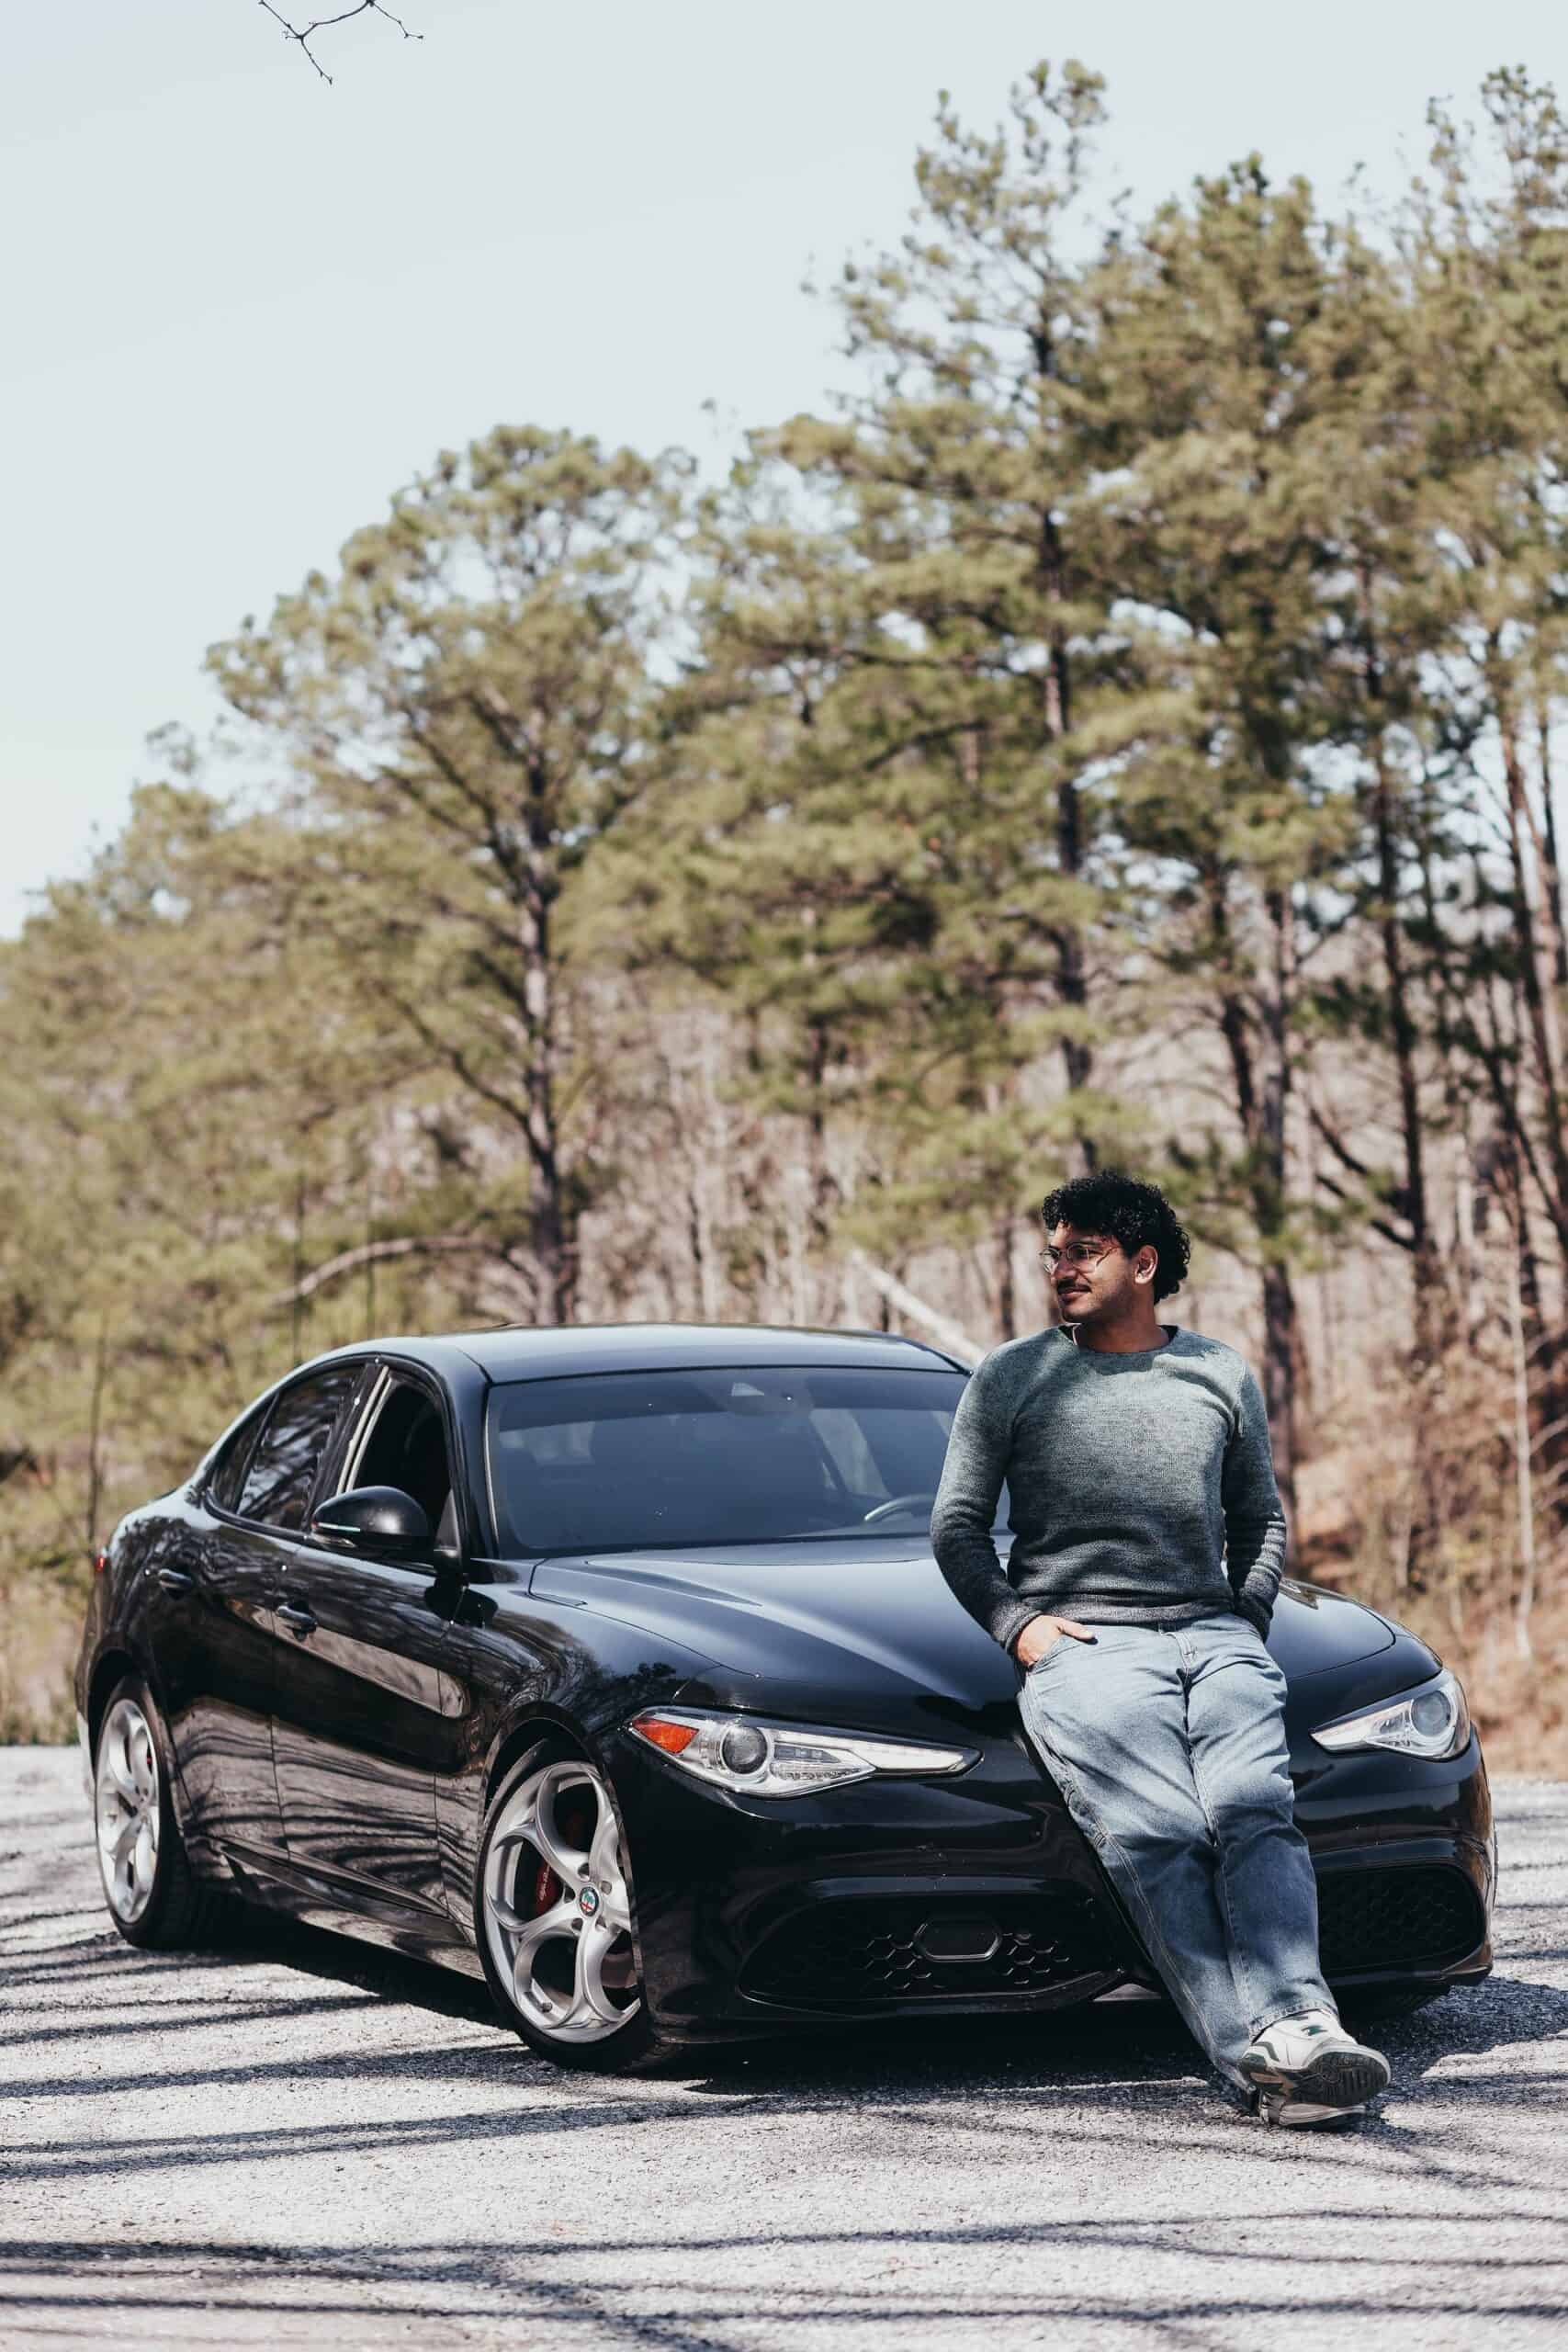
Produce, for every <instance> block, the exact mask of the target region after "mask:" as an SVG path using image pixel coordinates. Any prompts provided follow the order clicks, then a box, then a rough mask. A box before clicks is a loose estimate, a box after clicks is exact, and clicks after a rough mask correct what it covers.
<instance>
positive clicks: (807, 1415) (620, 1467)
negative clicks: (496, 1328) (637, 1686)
mask: <svg viewBox="0 0 1568 2352" xmlns="http://www.w3.org/2000/svg"><path fill="white" fill-rule="evenodd" d="M963 1392H964V1374H962V1373H959V1372H934V1371H918V1370H911V1371H908V1372H902V1371H884V1370H881V1369H877V1368H873V1367H871V1366H862V1365H857V1366H852V1367H837V1366H835V1367H833V1368H831V1369H824V1368H822V1367H819V1366H817V1365H807V1366H804V1367H802V1368H799V1369H794V1368H791V1369H787V1370H781V1369H780V1368H778V1367H777V1366H772V1365H771V1366H769V1367H768V1368H767V1369H765V1370H757V1369H755V1368H752V1367H750V1366H746V1367H741V1368H736V1367H723V1366H721V1367H718V1368H716V1369H714V1370H703V1371H665V1372H617V1373H605V1374H596V1375H586V1374H585V1375H580V1376H578V1377H576V1378H572V1379H568V1380H525V1381H518V1382H514V1383H513V1384H511V1385H507V1386H504V1387H498V1388H495V1389H493V1390H492V1391H491V1399H490V1417H489V1443H490V1464H491V1491H492V1493H493V1495H494V1498H495V1509H496V1516H497V1519H498V1521H499V1529H498V1532H499V1535H500V1539H501V1542H502V1547H503V1548H504V1549H505V1550H507V1551H509V1552H513V1553H542V1552H568V1551H570V1552H597V1551H626V1550H638V1549H641V1548H642V1547H644V1546H646V1545H659V1544H681V1545H687V1544H766V1543H775V1542H782V1541H784V1540H788V1539H795V1540H796V1541H798V1540H799V1539H800V1538H801V1537H803V1536H806V1537H811V1536H829V1535H836V1536H842V1535H863V1536H868V1537H874V1536H882V1535H901V1536H904V1537H908V1536H911V1535H923V1534H925V1533H926V1532H928V1531H929V1529H930V1526H931V1504H932V1502H933V1500H934V1499H935V1496H936V1488H937V1482H938V1480H939V1479H940V1478H941V1476H942V1456H943V1454H944V1453H945V1452H946V1450H947V1433H948V1431H949V1430H950V1429H951V1428H952V1426H953V1409H954V1408H955V1407H956V1405H957V1403H958V1399H959V1397H961V1396H962V1394H963ZM1006 1510H1007V1497H1006V1493H1005V1490H1004V1493H1003V1496H1002V1499H1001V1504H1000V1507H999V1513H998V1521H1000V1520H1002V1519H1005V1515H1006Z"/></svg>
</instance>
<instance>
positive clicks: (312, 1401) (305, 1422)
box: [236, 1363, 361, 1527]
mask: <svg viewBox="0 0 1568 2352" xmlns="http://www.w3.org/2000/svg"><path fill="white" fill-rule="evenodd" d="M360 1369H361V1367H360V1366H359V1365H358V1364H356V1363H346V1364H334V1365H333V1368H332V1369H331V1370H330V1371H328V1372H318V1373H314V1374H311V1375H310V1378H309V1379H307V1380H297V1381H295V1383H294V1384H293V1385H292V1387H289V1388H286V1389H284V1391H283V1393H282V1394H281V1396H279V1397H277V1398H276V1400H275V1401H274V1404H273V1408H272V1410H271V1412H270V1413H269V1414H268V1416H267V1422H266V1427H265V1430H263V1431H262V1435H261V1441H260V1442H259V1444H258V1445H257V1447H256V1450H255V1452H254V1454H253V1455H252V1457H251V1462H250V1466H249V1468H248V1469H247V1470H246V1473H245V1483H244V1485H243V1487H242V1489H241V1492H240V1499H239V1503H238V1505H237V1506H236V1508H237V1510H238V1511H239V1515H240V1517H241V1518H242V1519H259V1520H261V1521H264V1523H265V1525H266V1526H268V1527H302V1526H303V1525H304V1523H305V1506H306V1504H307V1503H308V1502H309V1501H310V1488H311V1486H312V1485H313V1483H314V1481H315V1476H316V1466H317V1464H319V1462H320V1461H321V1456H322V1454H323V1453H325V1452H326V1448H327V1442H328V1440H329V1439H330V1438H331V1436H332V1433H333V1429H334V1428H335V1427H336V1424H337V1419H338V1416H339V1414H340V1413H341V1412H342V1411H343V1409H344V1406H345V1405H346V1404H347V1402H348V1400H349V1398H350V1397H352V1396H353V1394H354V1392H355V1388H356V1387H357V1385H358V1384H359V1374H360Z"/></svg>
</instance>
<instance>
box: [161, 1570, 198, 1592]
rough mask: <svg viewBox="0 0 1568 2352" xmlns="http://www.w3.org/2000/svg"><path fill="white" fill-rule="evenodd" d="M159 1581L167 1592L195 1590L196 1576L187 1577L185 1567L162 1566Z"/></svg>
mask: <svg viewBox="0 0 1568 2352" xmlns="http://www.w3.org/2000/svg"><path fill="white" fill-rule="evenodd" d="M158 1582H159V1583H160V1584H161V1585H162V1586H163V1588H164V1591H165V1592H194V1591H195V1590H196V1578H195V1577H187V1576H186V1572H185V1570H184V1568H160V1569H159V1571H158Z"/></svg>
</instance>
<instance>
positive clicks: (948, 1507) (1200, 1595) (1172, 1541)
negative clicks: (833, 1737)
mask: <svg viewBox="0 0 1568 2352" xmlns="http://www.w3.org/2000/svg"><path fill="white" fill-rule="evenodd" d="M1165 1328H1166V1329H1167V1330H1168V1331H1169V1332H1170V1333H1171V1337H1170V1339H1169V1340H1168V1342H1167V1344H1166V1345H1165V1346H1164V1347H1162V1348H1145V1349H1143V1350H1141V1351H1138V1352H1137V1353H1135V1354H1133V1355H1111V1354H1110V1353H1108V1352H1106V1351H1102V1350H1096V1349H1093V1348H1087V1347H1086V1348H1080V1347H1077V1346H1076V1345H1075V1344H1074V1342H1073V1340H1072V1339H1071V1337H1070V1336H1069V1334H1068V1333H1067V1332H1066V1331H1065V1330H1062V1329H1056V1330H1050V1331H1037V1332H1035V1333H1033V1334H1032V1336H1031V1337H1030V1338H1029V1339H1026V1340H1010V1341H1009V1342H1008V1344H1007V1345H1006V1346H1005V1347H1000V1348H997V1349H995V1350H993V1351H992V1352H991V1354H989V1355H988V1356H987V1358H986V1360H985V1362H984V1363H982V1364H980V1365H979V1366H978V1367H977V1369H976V1372H975V1374H974V1376H973V1377H972V1379H971V1380H970V1382H969V1385H968V1386H967V1387H966V1388H965V1389H964V1394H963V1396H962V1397H960V1399H959V1403H958V1410H957V1412H956V1414H955V1415H954V1417H953V1434H952V1436H951V1437H950V1438H949V1440H948V1445H947V1460H946V1463H945V1464H944V1465H943V1468H942V1487H941V1490H940V1492H939V1493H938V1495H937V1498H936V1508H935V1509H934V1510H933V1511H932V1513H931V1542H932V1544H933V1545H934V1546H935V1550H936V1556H937V1561H938V1564H939V1565H940V1566H941V1569H942V1575H943V1576H944V1577H946V1578H947V1581H948V1583H949V1584H950V1585H951V1586H952V1588H953V1591H954V1593H956V1595H957V1597H958V1599H959V1600H961V1601H962V1602H963V1603H964V1608H965V1609H967V1610H968V1611H969V1614H970V1615H971V1616H972V1617H974V1618H976V1619H977V1620H978V1622H979V1623H981V1624H982V1625H984V1626H985V1628H986V1630H987V1633H988V1634H993V1635H994V1636H995V1638H996V1639H997V1640H998V1642H1000V1643H1001V1645H1002V1646H1003V1647H1004V1648H1005V1649H1010V1648H1011V1646H1012V1645H1013V1643H1014V1642H1015V1641H1016V1640H1017V1638H1018V1635H1019V1634H1021V1631H1022V1630H1023V1628H1024V1626H1025V1625H1026V1624H1027V1623H1029V1620H1030V1619H1031V1618H1032V1617H1036V1616H1039V1615H1040V1614H1041V1612H1042V1611H1046V1612H1048V1613H1050V1614H1053V1615H1060V1616H1066V1617H1077V1618H1081V1619H1082V1620H1083V1622H1084V1623H1086V1624H1091V1625H1094V1624H1100V1625H1107V1624H1122V1625H1179V1624H1183V1623H1186V1622H1187V1621H1188V1620H1189V1619H1190V1618H1193V1617H1204V1616H1208V1615H1210V1614H1212V1613H1213V1611H1215V1610H1223V1609H1238V1610H1240V1611H1241V1612H1242V1613H1243V1615H1244V1616H1246V1617H1248V1618H1250V1619H1251V1621H1252V1623H1253V1624H1255V1625H1256V1626H1257V1628H1258V1632H1259V1633H1260V1634H1266V1633H1267V1632H1268V1630H1269V1618H1270V1616H1271V1615H1272V1613H1273V1608H1274V1595H1275V1593H1276V1591H1277V1590H1278V1589H1279V1584H1280V1569H1281V1568H1282V1566H1283V1565H1284V1558H1285V1518H1284V1513H1283V1512H1282V1511H1281V1510H1280V1496H1279V1490H1278V1488H1277V1487H1276V1486H1275V1484H1274V1465H1273V1462H1272V1460H1271V1458H1270V1455H1269V1423H1268V1420H1267V1419H1266V1417H1265V1415H1264V1410H1263V1398H1262V1396H1261V1395H1260V1393H1259V1391H1258V1383H1257V1381H1256V1380H1255V1379H1254V1378H1253V1376H1252V1374H1251V1373H1250V1372H1249V1371H1248V1370H1247V1364H1246V1363H1245V1362H1244V1360H1243V1359H1242V1358H1241V1357H1240V1356H1238V1355H1237V1354H1236V1352H1235V1349H1234V1348H1227V1347H1224V1345H1222V1343H1221V1342H1220V1341H1219V1340H1204V1339H1201V1338H1200V1337H1199V1335H1198V1334H1197V1333H1196V1332H1195V1331H1184V1330H1182V1329H1180V1328H1179V1326H1172V1325H1170V1324H1167V1325H1166V1327H1165ZM1004 1480H1005V1481H1006V1484H1007V1489H1008V1495H1009V1498H1010V1511H1009V1524H1010V1527H1011V1529H1012V1532H1013V1539H1014V1540H1013V1545H1012V1552H1011V1556H1010V1559H1009V1561H1008V1565H1007V1569H1006V1572H1005V1573H1004V1572H1003V1569H1002V1566H1001V1563H1000V1561H999V1559H998V1555H997V1547H996V1544H994V1543H993V1542H992V1540H991V1528H992V1525H993V1523H994V1521H995V1518H996V1509H997V1501H998V1497H999V1495H1000V1492H1001V1488H1002V1484H1003V1481H1004Z"/></svg>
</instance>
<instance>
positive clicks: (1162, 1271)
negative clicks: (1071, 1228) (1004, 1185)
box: [1040, 1168, 1192, 1300]
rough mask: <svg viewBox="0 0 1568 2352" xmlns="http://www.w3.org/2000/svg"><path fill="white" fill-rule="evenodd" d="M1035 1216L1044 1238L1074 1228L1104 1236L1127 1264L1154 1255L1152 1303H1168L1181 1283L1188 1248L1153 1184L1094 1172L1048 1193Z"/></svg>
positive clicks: (1105, 1171)
mask: <svg viewBox="0 0 1568 2352" xmlns="http://www.w3.org/2000/svg"><path fill="white" fill-rule="evenodd" d="M1040 1214H1041V1216H1042V1217H1043V1219H1044V1223H1045V1230H1046V1232H1047V1233H1049V1232H1050V1231H1051V1230H1052V1228H1053V1227H1055V1226H1058V1225H1076V1226H1077V1227H1078V1229H1079V1231H1080V1232H1082V1233H1103V1234H1106V1235H1108V1236H1109V1237H1110V1238H1111V1240H1112V1241H1119V1242H1120V1243H1121V1245H1122V1249H1123V1250H1125V1251H1126V1253H1127V1255H1128V1257H1129V1258H1131V1257H1133V1256H1134V1255H1135V1254H1136V1252H1137V1251H1138V1250H1142V1249H1145V1248H1148V1249H1150V1250H1154V1251H1155V1252H1156V1255H1157V1257H1158V1259H1159V1268H1158V1271H1157V1272H1156V1275H1155V1297H1156V1300H1157V1299H1161V1298H1168V1297H1169V1296H1170V1295H1171V1293H1172V1292H1173V1291H1178V1290H1179V1289H1180V1288H1181V1285H1182V1283H1183V1282H1184V1281H1185V1279H1186V1275H1187V1268H1188V1264H1189V1262H1190V1259H1191V1256H1192V1245H1191V1243H1190V1241H1189V1240H1188V1238H1187V1229H1186V1227H1184V1226H1182V1225H1179V1223H1178V1222H1177V1216H1176V1211H1175V1210H1174V1209H1173V1208H1172V1207H1171V1205H1170V1203H1169V1202H1168V1200H1167V1199H1166V1197H1165V1194H1164V1193H1162V1192H1161V1191H1160V1188H1159V1186H1158V1185H1157V1184H1143V1183H1140V1182H1139V1181H1138V1179H1137V1178H1136V1177H1135V1176H1129V1175H1127V1174H1126V1173H1125V1172H1124V1171H1123V1170H1122V1169H1120V1168H1097V1169H1095V1170H1093V1171H1092V1173H1090V1174H1089V1175H1088V1176H1074V1177H1072V1178H1070V1179H1069V1181H1068V1182H1066V1184H1058V1185H1057V1186H1056V1188H1055V1192H1051V1193H1046V1195H1045V1198H1044V1200H1043V1202H1042V1203H1041V1204H1040Z"/></svg>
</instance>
